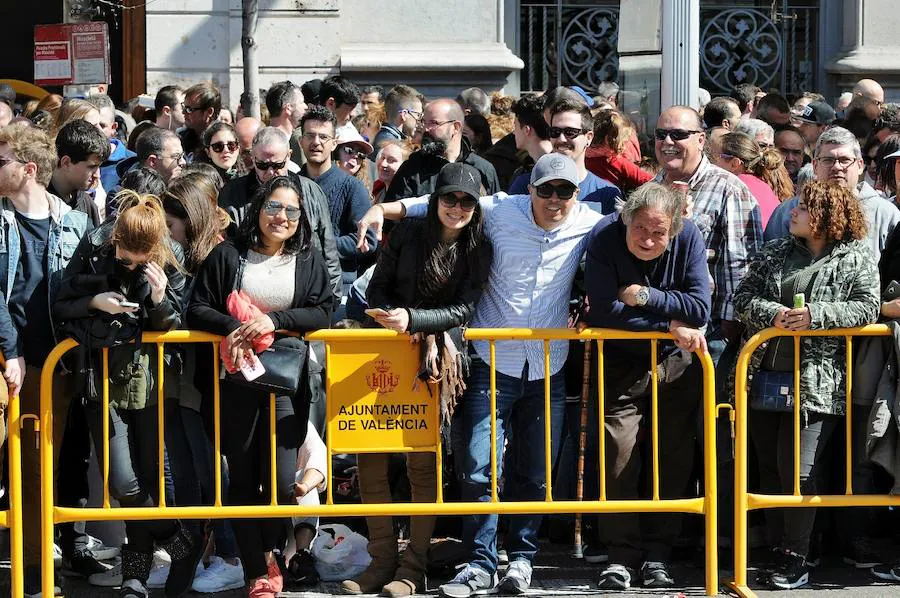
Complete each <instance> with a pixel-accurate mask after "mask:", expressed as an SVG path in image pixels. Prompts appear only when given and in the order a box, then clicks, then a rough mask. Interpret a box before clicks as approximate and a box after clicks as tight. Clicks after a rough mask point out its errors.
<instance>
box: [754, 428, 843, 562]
mask: <svg viewBox="0 0 900 598" xmlns="http://www.w3.org/2000/svg"><path fill="white" fill-rule="evenodd" d="M800 418H801V421H800V440H799V442H800V493H801V494H803V495H804V496H806V495H810V494H818V493H820V492H821V491H822V490H823V487H822V482H823V480H824V479H826V478H827V475H828V471H829V469H830V467H831V463H830V462H831V459H830V457H829V453H828V452H826V449H827V448H828V441H829V439H830V438H831V435H832V434H833V433H834V429H835V427H836V426H837V425H839V424H843V421H844V420H843V418H842V417H839V416H836V415H825V414H821V413H809V412H804V413H801V414H800ZM749 424H750V438H751V439H752V440H753V446H754V449H755V452H756V458H757V460H758V462H759V478H760V490H761V491H762V492H763V493H766V494H779V493H780V494H791V493H793V491H794V414H793V413H776V412H768V411H751V412H750V420H749ZM769 511H772V509H766V526H767V528H768V530H767V533H768V536H769V540H770V542H771V545H772V546H777V547H780V548H782V549H784V550H789V551H791V552H794V553H796V554H800V555H803V556H807V554H808V553H809V538H810V536H811V535H812V530H813V523H815V520H816V510H815V509H814V508H802V509H799V508H790V509H781V513H779V512H778V511H777V510H776V512H774V513H769Z"/></svg>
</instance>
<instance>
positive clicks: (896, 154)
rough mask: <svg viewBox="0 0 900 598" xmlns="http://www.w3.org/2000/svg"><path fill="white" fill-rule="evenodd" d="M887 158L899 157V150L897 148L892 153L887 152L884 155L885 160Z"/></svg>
mask: <svg viewBox="0 0 900 598" xmlns="http://www.w3.org/2000/svg"><path fill="white" fill-rule="evenodd" d="M888 158H900V150H897V151H896V152H894V153H893V154H888V155H887V156H885V157H884V159H885V160H887V159H888Z"/></svg>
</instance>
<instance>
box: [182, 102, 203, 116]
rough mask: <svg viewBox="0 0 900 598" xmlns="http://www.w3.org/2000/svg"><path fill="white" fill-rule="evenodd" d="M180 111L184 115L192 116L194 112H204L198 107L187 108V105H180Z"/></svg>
mask: <svg viewBox="0 0 900 598" xmlns="http://www.w3.org/2000/svg"><path fill="white" fill-rule="evenodd" d="M181 109H182V110H183V111H184V113H185V114H193V113H194V112H203V111H204V110H205V108H201V107H200V106H188V105H187V104H182V105H181Z"/></svg>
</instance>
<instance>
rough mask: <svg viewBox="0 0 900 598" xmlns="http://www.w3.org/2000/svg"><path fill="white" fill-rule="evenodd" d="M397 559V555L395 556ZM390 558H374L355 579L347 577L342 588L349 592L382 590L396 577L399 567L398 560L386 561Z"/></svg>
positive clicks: (366, 592)
mask: <svg viewBox="0 0 900 598" xmlns="http://www.w3.org/2000/svg"><path fill="white" fill-rule="evenodd" d="M395 559H396V556H395ZM386 560H389V559H384V558H382V559H372V562H371V563H369V566H368V567H367V568H366V570H365V571H363V572H362V573H360V574H359V576H357V577H356V578H354V579H345V580H344V581H342V582H341V588H343V590H344V591H345V592H346V593H348V594H375V593H377V592H380V591H381V589H382V588H383V587H384V586H385V584H387V583H389V582H390V581H391V580H392V579H394V572H395V571H396V569H397V561H396V560H394V561H393V562H385V561H386Z"/></svg>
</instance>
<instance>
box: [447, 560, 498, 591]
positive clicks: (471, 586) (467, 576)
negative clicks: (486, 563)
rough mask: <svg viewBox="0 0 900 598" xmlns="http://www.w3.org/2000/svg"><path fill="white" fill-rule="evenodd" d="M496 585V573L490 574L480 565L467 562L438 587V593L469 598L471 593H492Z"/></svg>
mask: <svg viewBox="0 0 900 598" xmlns="http://www.w3.org/2000/svg"><path fill="white" fill-rule="evenodd" d="M496 587H497V574H496V573H494V574H493V575H491V574H490V573H488V572H487V571H485V570H484V569H482V568H481V567H476V566H475V565H469V564H468V563H467V564H465V565H463V567H462V569H460V571H459V573H457V574H456V577H454V578H453V579H451V580H450V581H448V582H447V583H445V584H443V585H442V586H441V587H440V593H441V596H445V597H446V598H469V596H473V595H481V594H493V593H495V592H496Z"/></svg>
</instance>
